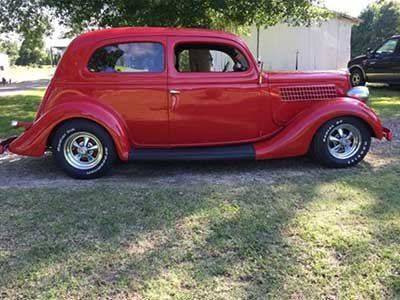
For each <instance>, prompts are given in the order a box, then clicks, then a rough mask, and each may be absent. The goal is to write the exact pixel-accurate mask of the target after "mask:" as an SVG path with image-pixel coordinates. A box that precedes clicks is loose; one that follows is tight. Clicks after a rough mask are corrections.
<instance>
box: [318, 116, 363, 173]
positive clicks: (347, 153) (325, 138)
mask: <svg viewBox="0 0 400 300" xmlns="http://www.w3.org/2000/svg"><path fill="white" fill-rule="evenodd" d="M370 145H371V132H370V130H369V128H368V127H367V126H366V125H365V123H364V122H363V121H361V120H359V119H357V118H352V117H343V118H337V119H333V120H330V121H328V122H327V123H325V124H324V125H323V126H322V127H321V128H320V129H319V130H318V132H317V134H316V135H315V137H314V140H313V143H312V146H311V152H312V154H313V156H314V157H315V158H316V159H317V160H318V161H319V162H320V163H322V164H324V165H326V166H328V167H333V168H345V167H350V166H354V165H356V164H358V163H359V162H360V161H362V160H363V159H364V157H365V156H366V155H367V153H368V151H369V147H370Z"/></svg>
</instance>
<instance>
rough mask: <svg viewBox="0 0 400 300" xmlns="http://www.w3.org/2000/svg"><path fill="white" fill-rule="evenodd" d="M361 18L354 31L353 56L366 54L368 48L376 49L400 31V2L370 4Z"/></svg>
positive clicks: (352, 40) (352, 39)
mask: <svg viewBox="0 0 400 300" xmlns="http://www.w3.org/2000/svg"><path fill="white" fill-rule="evenodd" d="M360 19H361V20H362V23H361V24H360V25H358V26H356V27H353V31H352V38H351V47H352V49H351V54H352V56H357V55H360V54H365V53H366V52H367V49H368V48H372V49H374V48H376V47H378V46H379V45H381V44H382V43H383V41H384V40H386V39H387V38H389V37H391V36H393V35H395V34H398V33H399V32H400V3H398V2H395V1H379V2H378V3H374V4H372V5H370V6H368V7H367V9H366V10H364V11H363V12H362V13H361V15H360Z"/></svg>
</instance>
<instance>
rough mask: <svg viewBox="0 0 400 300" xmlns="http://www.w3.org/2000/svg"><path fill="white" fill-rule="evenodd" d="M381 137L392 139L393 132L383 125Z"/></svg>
mask: <svg viewBox="0 0 400 300" xmlns="http://www.w3.org/2000/svg"><path fill="white" fill-rule="evenodd" d="M382 129H383V137H384V138H385V139H387V140H388V141H391V140H393V132H392V131H390V129H389V128H386V127H383V128H382Z"/></svg>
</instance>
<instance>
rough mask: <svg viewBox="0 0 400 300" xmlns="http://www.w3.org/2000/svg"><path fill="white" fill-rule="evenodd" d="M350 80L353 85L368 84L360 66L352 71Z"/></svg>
mask: <svg viewBox="0 0 400 300" xmlns="http://www.w3.org/2000/svg"><path fill="white" fill-rule="evenodd" d="M350 81H351V85H352V86H353V87H355V86H364V85H365V84H366V82H365V78H364V73H363V72H362V71H361V70H360V69H359V68H354V69H352V70H351V71H350Z"/></svg>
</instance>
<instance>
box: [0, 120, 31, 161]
mask: <svg viewBox="0 0 400 300" xmlns="http://www.w3.org/2000/svg"><path fill="white" fill-rule="evenodd" d="M32 125H33V122H21V121H12V122H11V127H13V128H24V129H25V130H28V129H29V128H31V127H32ZM17 138H19V136H12V137H9V138H7V139H5V140H3V141H0V154H3V153H4V152H6V151H7V150H8V148H9V147H10V144H11V143H12V142H14V141H15V140H16V139H17Z"/></svg>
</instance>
